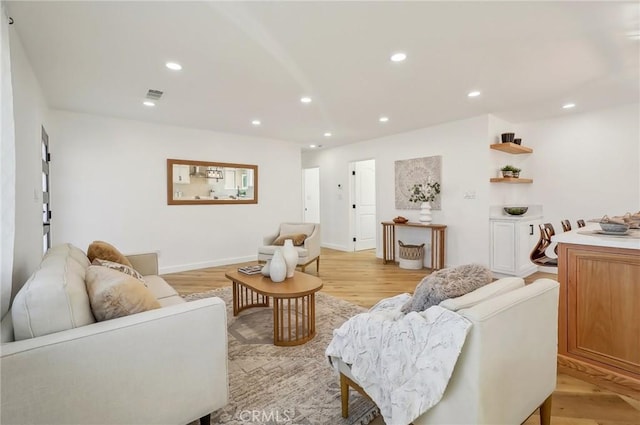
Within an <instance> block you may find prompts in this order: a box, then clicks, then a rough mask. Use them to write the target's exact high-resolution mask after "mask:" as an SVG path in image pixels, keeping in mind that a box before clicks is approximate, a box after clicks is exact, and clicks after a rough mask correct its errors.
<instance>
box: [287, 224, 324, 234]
mask: <svg viewBox="0 0 640 425" xmlns="http://www.w3.org/2000/svg"><path fill="white" fill-rule="evenodd" d="M314 228H315V224H313V223H282V224H281V225H280V234H281V235H295V234H298V233H302V234H305V235H309V236H310V235H311V234H312V233H313V229H314Z"/></svg>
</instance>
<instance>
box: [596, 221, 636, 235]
mask: <svg viewBox="0 0 640 425" xmlns="http://www.w3.org/2000/svg"><path fill="white" fill-rule="evenodd" d="M600 228H601V229H602V230H603V231H605V232H608V233H625V232H626V231H627V230H629V224H628V223H624V224H621V223H612V222H610V221H608V222H605V221H601V222H600Z"/></svg>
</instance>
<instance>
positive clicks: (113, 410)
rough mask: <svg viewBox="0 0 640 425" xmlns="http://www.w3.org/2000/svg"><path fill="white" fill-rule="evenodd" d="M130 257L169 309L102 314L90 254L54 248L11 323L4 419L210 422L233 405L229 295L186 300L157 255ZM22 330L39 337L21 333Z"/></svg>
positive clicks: (3, 354)
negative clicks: (102, 317) (89, 285)
mask: <svg viewBox="0 0 640 425" xmlns="http://www.w3.org/2000/svg"><path fill="white" fill-rule="evenodd" d="M83 256H84V259H83V258H82V257H83ZM128 259H129V261H130V262H131V263H132V265H133V267H134V268H135V269H136V270H138V271H139V272H140V273H141V274H143V275H144V280H145V282H146V283H147V285H148V287H149V289H150V290H151V291H152V292H153V294H154V295H155V296H156V298H157V299H158V301H159V303H160V305H161V306H162V307H161V308H158V309H154V310H149V311H145V312H141V313H137V314H132V315H129V316H125V317H120V318H117V319H112V320H106V321H103V322H95V321H94V319H93V317H91V311H90V305H89V299H88V296H87V294H86V292H85V293H84V294H83V293H82V290H81V288H82V286H84V282H83V281H82V279H83V278H84V274H85V272H86V268H87V267H88V266H89V262H88V259H87V258H86V256H85V254H84V252H82V251H81V250H79V249H78V248H75V247H73V246H72V245H69V244H64V245H59V246H56V247H54V248H51V249H50V250H49V251H48V252H47V254H46V255H45V257H44V258H43V260H42V263H41V265H40V267H39V268H38V270H36V271H35V272H34V274H33V275H32V277H31V278H30V280H29V281H28V282H27V283H25V285H24V286H23V288H22V289H21V291H20V292H23V291H25V292H23V294H22V295H20V293H19V294H18V295H17V296H16V298H15V300H14V303H13V306H12V310H11V311H10V312H9V313H8V314H6V315H5V316H4V318H3V320H2V323H1V329H2V331H1V337H2V345H0V370H1V371H2V373H1V408H0V423H2V424H110V425H115V424H187V423H190V422H192V421H194V420H197V419H198V418H200V420H201V423H206V424H208V423H209V418H210V414H211V412H213V411H214V410H217V409H219V408H220V407H223V406H224V405H226V404H227V400H228V381H227V324H226V309H225V304H224V302H223V301H222V300H221V299H219V298H206V299H202V300H197V301H193V302H188V303H187V302H184V300H183V299H182V298H181V297H180V296H179V295H178V294H177V293H176V291H175V290H174V289H173V288H172V287H171V286H169V285H168V284H167V283H166V282H165V281H164V280H163V279H162V278H161V277H159V276H157V273H158V266H157V257H156V255H155V254H141V255H135V256H129V257H128ZM60 282H62V284H60ZM36 290H37V291H45V292H46V296H45V297H40V295H42V294H35V293H34V292H33V291H36ZM29 291H31V292H29ZM85 291H86V289H85ZM38 298H40V299H41V301H38ZM42 300H44V301H46V302H47V303H46V305H45V303H43V302H42ZM51 304H54V305H53V306H52V305H51ZM55 304H58V305H55ZM12 318H13V319H15V320H12ZM25 318H26V319H27V320H26V321H25V320H24V319H25ZM18 322H20V323H21V324H19V323H18ZM14 329H15V331H16V333H15V335H20V337H25V333H31V334H32V337H26V339H20V340H17V341H16V340H15V338H14Z"/></svg>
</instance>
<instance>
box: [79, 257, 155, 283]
mask: <svg viewBox="0 0 640 425" xmlns="http://www.w3.org/2000/svg"><path fill="white" fill-rule="evenodd" d="M91 264H93V265H94V266H103V267H107V268H109V269H113V270H117V271H119V272H122V273H124V274H126V275H129V276H131V277H134V278H136V279H138V280H139V281H140V282H142V283H144V286H147V284H146V283H145V281H144V278H143V277H142V275H141V274H140V273H138V271H137V270H136V269H134V268H133V267H129V266H125V265H124V264H120V263H116V262H115V261H108V260H101V259H99V258H96V259H95V260H93V262H92V263H91Z"/></svg>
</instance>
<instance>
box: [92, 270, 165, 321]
mask: <svg viewBox="0 0 640 425" xmlns="http://www.w3.org/2000/svg"><path fill="white" fill-rule="evenodd" d="M86 284H87V293H88V294H89V301H90V302H91V310H92V311H93V315H94V316H95V318H96V320H97V321H99V322H100V321H103V320H109V319H115V318H117V317H123V316H128V315H130V314H134V313H140V312H143V311H147V310H153V309H156V308H160V303H158V300H157V299H156V298H155V297H154V296H153V294H152V293H151V291H150V290H149V289H148V288H147V287H145V286H144V285H141V284H140V281H139V280H137V279H136V278H133V277H131V276H129V275H126V274H124V273H122V272H119V271H117V270H114V269H110V268H107V267H103V266H93V265H92V266H89V268H88V269H87V274H86Z"/></svg>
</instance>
